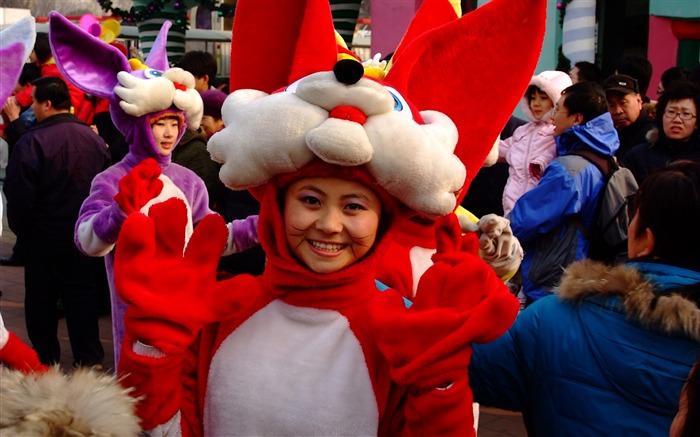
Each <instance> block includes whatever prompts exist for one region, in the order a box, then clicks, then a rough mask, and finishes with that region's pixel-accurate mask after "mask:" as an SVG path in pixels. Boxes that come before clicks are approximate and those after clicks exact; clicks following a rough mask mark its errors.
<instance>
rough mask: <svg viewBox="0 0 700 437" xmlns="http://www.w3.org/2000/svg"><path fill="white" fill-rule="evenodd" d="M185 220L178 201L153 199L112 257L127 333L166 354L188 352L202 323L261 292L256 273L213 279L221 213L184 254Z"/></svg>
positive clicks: (130, 223) (128, 224)
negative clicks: (152, 203)
mask: <svg viewBox="0 0 700 437" xmlns="http://www.w3.org/2000/svg"><path fill="white" fill-rule="evenodd" d="M186 222H187V214H186V207H185V204H184V203H183V202H182V200H180V199H169V200H167V201H165V202H163V203H159V204H156V205H154V206H153V207H152V208H151V209H150V212H149V217H146V216H145V215H143V214H132V215H130V216H129V217H127V219H126V221H125V222H124V226H123V228H122V231H121V233H120V235H119V240H118V242H117V249H116V253H115V258H114V278H115V288H116V290H117V293H119V296H120V297H121V298H122V299H123V300H124V302H125V303H126V304H127V305H128V308H127V311H126V314H125V327H126V333H127V337H130V338H133V339H137V340H139V341H140V342H141V343H144V344H147V345H150V346H155V347H156V348H158V349H159V350H160V351H162V352H164V353H166V354H177V353H180V352H183V351H184V350H185V349H186V348H187V347H188V346H189V345H190V344H191V343H192V342H193V341H194V339H195V338H196V336H197V334H198V333H199V331H200V329H201V328H202V326H204V325H205V324H208V323H212V322H216V321H220V320H223V319H225V318H227V317H231V316H233V315H235V314H236V312H237V311H240V310H241V309H243V308H246V307H248V306H249V305H250V303H251V302H252V301H253V299H254V298H255V297H256V295H257V292H256V290H257V280H255V278H253V277H252V276H248V275H240V276H238V277H236V278H233V279H232V280H230V281H223V282H217V281H216V267H217V263H218V261H219V258H220V256H221V252H222V251H223V249H224V246H225V244H226V239H227V236H228V230H227V228H226V225H225V224H224V221H223V219H222V218H221V216H219V215H218V214H211V215H208V216H206V217H205V218H204V219H203V220H202V221H201V222H200V223H199V225H198V226H197V228H196V229H195V230H194V233H193V234H192V238H191V239H190V241H189V243H188V244H187V248H186V250H185V251H184V255H183V248H184V247H185V224H186ZM233 281H235V282H236V285H235V286H232V285H231V282H233Z"/></svg>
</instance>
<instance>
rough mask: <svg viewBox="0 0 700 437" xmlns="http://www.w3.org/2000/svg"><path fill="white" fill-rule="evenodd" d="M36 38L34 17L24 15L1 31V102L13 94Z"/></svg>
mask: <svg viewBox="0 0 700 437" xmlns="http://www.w3.org/2000/svg"><path fill="white" fill-rule="evenodd" d="M35 39H36V30H35V25H34V17H24V18H22V19H20V20H18V21H16V22H15V23H13V24H12V25H11V26H9V27H8V28H6V29H5V30H3V31H2V32H0V60H2V62H0V102H4V101H5V99H7V97H8V96H9V95H10V94H12V91H13V90H14V88H15V85H16V84H17V80H18V79H19V76H20V74H21V73H22V67H24V63H25V62H26V61H27V58H28V57H29V54H30V53H31V52H32V49H33V47H34V40H35Z"/></svg>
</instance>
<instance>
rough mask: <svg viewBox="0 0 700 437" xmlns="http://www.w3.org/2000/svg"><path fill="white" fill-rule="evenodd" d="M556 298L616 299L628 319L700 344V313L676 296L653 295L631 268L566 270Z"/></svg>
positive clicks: (586, 265) (589, 264) (593, 265)
mask: <svg viewBox="0 0 700 437" xmlns="http://www.w3.org/2000/svg"><path fill="white" fill-rule="evenodd" d="M556 294H557V295H558V296H559V297H560V298H561V299H563V300H569V301H574V302H579V301H581V300H583V299H585V298H587V297H591V296H619V298H620V300H621V303H622V307H623V309H624V311H625V313H626V314H627V316H628V317H629V318H630V319H633V320H637V321H639V322H640V323H642V324H643V325H644V326H646V327H648V328H650V329H654V330H657V331H660V332H664V333H667V334H672V335H683V336H686V337H688V338H691V339H693V340H695V341H700V309H698V307H697V306H696V305H695V303H694V302H692V301H690V300H688V299H686V298H684V297H682V296H680V295H678V294H673V293H669V294H655V293H654V288H653V285H652V283H651V282H650V281H648V280H647V279H646V278H645V277H644V276H643V275H642V274H641V273H640V272H639V271H637V270H635V269H634V268H632V267H630V266H625V265H620V266H616V267H612V268H611V267H608V266H606V265H604V264H602V263H599V262H595V261H590V260H586V261H581V262H577V263H574V264H572V265H571V266H569V267H568V268H567V269H566V271H565V272H564V275H563V276H562V280H561V284H560V285H559V287H558V289H557V290H556Z"/></svg>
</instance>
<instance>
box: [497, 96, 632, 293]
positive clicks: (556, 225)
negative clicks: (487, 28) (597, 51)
mask: <svg viewBox="0 0 700 437" xmlns="http://www.w3.org/2000/svg"><path fill="white" fill-rule="evenodd" d="M552 124H553V125H554V137H555V138H554V140H555V142H556V147H557V155H558V156H557V158H555V159H554V160H553V161H552V162H551V163H550V164H549V165H548V166H547V168H546V169H545V171H544V174H543V175H542V179H540V182H539V184H538V185H537V186H536V187H535V188H533V189H531V190H530V191H528V192H526V193H525V194H524V195H523V196H522V197H520V198H519V199H518V201H517V202H516V203H515V206H514V207H513V210H512V211H511V213H510V214H509V215H508V216H507V217H506V218H508V219H510V222H511V227H512V229H513V235H515V236H516V237H517V238H518V239H519V240H520V243H521V244H522V246H523V250H524V251H525V257H524V259H523V262H522V264H521V267H520V268H521V275H522V293H523V294H524V295H525V296H526V304H527V305H529V304H530V303H532V302H534V301H536V300H537V299H539V298H541V297H544V296H547V295H548V294H551V292H552V289H553V288H554V287H555V286H556V285H557V284H558V283H559V280H560V279H561V274H562V272H563V270H564V268H566V267H567V266H568V265H569V264H571V263H572V262H574V261H576V260H580V259H583V258H585V257H586V255H587V254H588V249H589V247H590V242H589V240H588V239H586V238H585V237H584V233H586V234H591V233H592V232H593V228H594V224H595V221H596V217H597V213H598V204H599V198H600V193H601V192H602V189H603V187H604V186H605V178H604V175H603V174H602V173H601V171H600V170H599V169H598V167H597V166H596V165H595V164H593V163H591V162H590V161H589V160H588V159H586V158H584V157H582V156H578V155H577V153H579V152H584V153H585V152H592V153H593V154H595V155H598V156H599V157H600V158H604V159H606V158H610V157H612V156H613V155H614V154H615V151H616V150H617V148H618V146H619V144H620V142H619V141H618V137H617V132H616V131H615V127H614V126H613V122H612V118H611V117H610V113H609V112H608V106H607V103H606V101H605V93H604V92H603V89H602V88H601V87H600V86H599V85H598V84H595V83H593V82H580V83H577V84H575V85H572V86H570V87H568V88H566V89H564V91H562V93H561V97H560V99H559V100H558V101H557V103H556V106H555V112H554V114H553V115H552Z"/></svg>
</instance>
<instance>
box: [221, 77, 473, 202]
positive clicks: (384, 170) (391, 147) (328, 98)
mask: <svg viewBox="0 0 700 437" xmlns="http://www.w3.org/2000/svg"><path fill="white" fill-rule="evenodd" d="M339 113H340V114H342V115H340V116H339V115H338V114H339ZM348 114H349V115H348ZM222 117H223V121H224V125H225V126H226V127H225V128H224V129H223V130H221V131H219V132H218V133H216V134H214V136H212V137H211V139H210V140H209V144H208V150H209V152H210V154H211V156H212V159H214V160H215V161H217V162H220V163H222V164H223V167H222V169H221V172H220V176H221V179H222V181H223V182H224V184H226V185H227V186H229V187H230V188H234V189H245V188H251V187H255V186H258V185H261V184H264V183H265V182H267V181H268V180H270V179H271V178H272V177H274V176H276V175H278V174H282V173H287V172H293V171H297V170H298V169H300V168H301V167H303V166H304V165H306V164H308V163H309V162H311V161H312V160H313V159H314V158H315V157H318V158H320V159H322V160H323V161H325V162H328V163H330V164H336V165H341V166H359V165H366V167H367V169H368V170H369V171H370V173H371V174H372V175H373V176H374V178H375V179H376V180H377V183H378V184H379V185H380V186H382V187H383V188H384V189H385V190H386V191H388V192H389V193H390V194H391V195H393V196H395V197H396V198H397V199H399V200H400V201H401V202H402V203H404V204H405V205H406V206H408V207H409V208H411V209H413V210H415V211H418V212H421V213H424V214H430V215H443V214H447V213H449V212H452V211H453V210H454V208H455V207H456V197H455V193H456V192H457V191H458V190H459V189H460V188H461V187H462V185H463V183H464V180H465V177H466V171H465V168H464V165H463V164H462V163H461V161H460V160H459V159H458V158H457V157H456V156H455V155H454V149H455V146H456V144H457V128H456V127H455V125H454V123H453V122H452V121H451V120H450V119H449V118H448V117H447V116H446V115H444V114H442V113H440V112H436V111H422V112H420V117H413V114H411V110H410V107H409V105H408V104H407V103H406V101H405V99H404V98H403V97H402V96H400V95H399V94H398V93H397V92H396V91H395V90H393V89H392V88H391V87H388V86H385V85H383V84H381V83H379V82H378V81H375V80H372V79H368V78H361V79H359V81H357V82H356V83H353V84H345V83H341V82H340V81H338V80H337V78H336V76H335V75H334V73H333V72H320V73H315V74H312V75H309V76H307V77H305V78H303V79H301V80H299V81H297V82H295V83H294V84H292V85H290V86H289V87H287V89H286V90H285V91H284V92H279V93H273V94H267V93H265V92H262V91H255V90H238V91H235V92H234V93H232V94H231V95H229V96H228V98H227V99H226V101H225V102H224V105H223V108H222ZM414 118H422V119H423V123H422V124H421V123H418V122H416V121H415V120H414Z"/></svg>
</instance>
